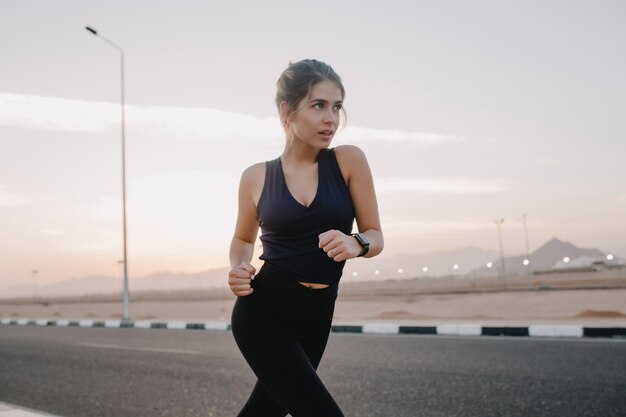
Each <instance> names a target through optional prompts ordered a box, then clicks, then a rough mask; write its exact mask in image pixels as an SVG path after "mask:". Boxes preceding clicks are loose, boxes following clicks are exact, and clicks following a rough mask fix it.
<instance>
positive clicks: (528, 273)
mask: <svg viewBox="0 0 626 417" xmlns="http://www.w3.org/2000/svg"><path fill="white" fill-rule="evenodd" d="M527 215H528V213H524V214H522V217H521V220H522V224H523V225H524V238H525V240H526V260H527V261H528V263H524V266H526V276H527V278H528V288H532V286H533V273H532V269H531V268H532V263H531V262H530V249H529V247H528V229H527V227H526V216H527Z"/></svg>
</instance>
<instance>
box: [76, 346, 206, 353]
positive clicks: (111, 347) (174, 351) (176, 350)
mask: <svg viewBox="0 0 626 417" xmlns="http://www.w3.org/2000/svg"><path fill="white" fill-rule="evenodd" d="M78 346H84V347H93V348H104V349H122V350H138V351H144V352H160V353H185V354H189V355H204V354H206V353H205V352H203V351H201V350H184V349H162V348H151V347H135V346H122V345H107V344H103V343H78Z"/></svg>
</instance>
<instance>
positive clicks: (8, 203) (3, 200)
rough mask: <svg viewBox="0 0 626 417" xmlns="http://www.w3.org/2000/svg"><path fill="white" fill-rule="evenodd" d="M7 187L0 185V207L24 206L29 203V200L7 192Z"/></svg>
mask: <svg viewBox="0 0 626 417" xmlns="http://www.w3.org/2000/svg"><path fill="white" fill-rule="evenodd" d="M6 188H8V186H7V185H4V184H0V207H15V206H23V205H26V204H28V203H29V201H28V199H26V198H24V197H21V196H19V195H17V194H11V193H9V192H6V191H5V189H6Z"/></svg>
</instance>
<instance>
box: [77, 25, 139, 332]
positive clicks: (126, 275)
mask: <svg viewBox="0 0 626 417" xmlns="http://www.w3.org/2000/svg"><path fill="white" fill-rule="evenodd" d="M85 29H87V30H88V31H89V32H91V33H92V34H93V35H94V36H96V37H98V38H99V39H102V40H103V41H104V42H106V43H108V44H109V45H111V46H112V47H114V48H115V49H117V50H118V51H119V52H120V63H121V86H122V100H121V101H122V215H123V224H124V225H123V229H124V320H128V319H129V315H128V298H129V297H128V258H127V256H126V254H127V250H126V138H125V133H124V50H123V49H122V48H121V47H120V46H118V45H117V44H115V43H113V42H111V41H110V40H108V39H106V38H104V37H103V36H102V35H98V32H97V31H96V30H95V29H92V28H90V27H89V26H85Z"/></svg>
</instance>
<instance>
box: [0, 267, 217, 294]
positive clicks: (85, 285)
mask: <svg viewBox="0 0 626 417" xmlns="http://www.w3.org/2000/svg"><path fill="white" fill-rule="evenodd" d="M227 276H228V269H227V268H217V269H210V270H206V271H201V272H195V273H184V272H169V271H166V272H155V273H153V274H150V275H147V276H143V277H136V276H131V277H129V280H128V287H129V291H130V292H132V291H145V290H156V291H159V290H174V289H190V288H198V289H200V288H216V287H220V286H223V285H224V286H225V285H227ZM123 283H124V281H123V278H122V277H113V276H104V275H95V276H86V277H81V278H73V279H70V280H66V281H58V282H54V283H52V284H48V285H42V286H39V287H38V288H37V295H38V296H44V297H50V296H52V297H54V296H75V295H87V294H108V293H115V292H120V291H122V290H123V285H124V284H123ZM32 295H33V286H32V285H20V286H16V287H11V288H7V289H2V290H0V298H13V297H31V296H32Z"/></svg>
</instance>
